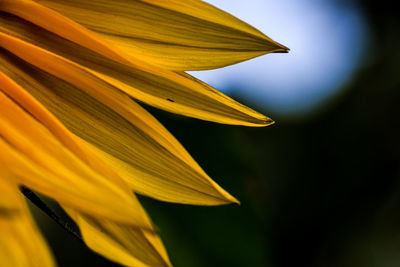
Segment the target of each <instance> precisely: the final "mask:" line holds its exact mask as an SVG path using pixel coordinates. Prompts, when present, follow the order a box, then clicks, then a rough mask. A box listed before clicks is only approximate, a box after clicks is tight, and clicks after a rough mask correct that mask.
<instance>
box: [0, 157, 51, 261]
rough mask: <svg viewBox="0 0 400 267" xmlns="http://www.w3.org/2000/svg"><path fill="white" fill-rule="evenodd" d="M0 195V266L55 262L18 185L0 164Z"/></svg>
mask: <svg viewBox="0 0 400 267" xmlns="http://www.w3.org/2000/svg"><path fill="white" fill-rule="evenodd" d="M1 153H2V151H0V154H1ZM0 195H1V198H0V266H13V267H52V266H55V263H54V260H53V257H52V255H51V253H50V251H49V249H48V247H47V244H46V242H45V241H44V240H43V238H42V236H41V234H40V232H39V230H38V229H37V228H36V226H35V224H34V222H33V220H32V218H31V215H30V214H29V211H28V208H27V207H26V204H25V203H24V200H23V199H22V197H21V196H22V195H21V193H20V192H19V191H18V188H17V185H16V184H15V183H14V181H13V180H12V177H10V176H8V175H7V174H6V173H5V172H3V171H2V167H1V166H0Z"/></svg>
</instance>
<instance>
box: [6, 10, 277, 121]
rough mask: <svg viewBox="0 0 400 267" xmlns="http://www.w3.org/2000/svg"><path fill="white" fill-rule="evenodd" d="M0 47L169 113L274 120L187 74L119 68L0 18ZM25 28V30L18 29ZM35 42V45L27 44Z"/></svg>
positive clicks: (46, 34) (53, 37)
mask: <svg viewBox="0 0 400 267" xmlns="http://www.w3.org/2000/svg"><path fill="white" fill-rule="evenodd" d="M0 19H1V22H2V23H1V24H2V25H4V26H1V27H0V45H1V46H2V47H3V48H5V49H7V50H9V51H10V52H12V53H14V54H16V55H17V56H18V57H21V58H22V59H24V60H25V61H27V62H29V63H31V64H33V65H35V66H36V67H38V68H41V69H43V70H45V71H47V72H49V73H51V74H52V75H54V76H57V77H59V78H61V79H64V80H66V81H68V82H70V83H73V84H76V83H79V84H80V86H81V87H82V88H83V89H84V90H86V91H89V90H90V87H93V86H94V87H96V88H99V90H100V88H101V91H110V90H116V89H117V90H120V91H122V92H124V93H125V94H128V95H129V96H131V97H132V98H134V99H137V100H139V101H141V102H144V103H146V104H149V105H153V106H155V107H157V108H161V109H164V110H167V111H170V112H174V113H178V114H181V115H185V116H191V117H195V118H199V119H203V120H210V121H215V122H220V123H226V124H236V125H247V126H266V125H269V124H271V123H273V121H272V120H271V119H269V118H267V117H265V116H264V115H262V114H260V113H258V112H256V111H254V110H252V109H250V108H248V107H245V106H243V105H241V104H240V103H237V102H236V101H234V100H233V99H231V98H229V97H228V96H226V95H224V94H222V93H221V92H219V91H217V90H215V89H214V88H212V87H210V86H208V85H206V84H205V83H202V82H201V81H199V80H197V79H195V78H193V77H191V76H189V75H188V74H178V73H175V72H171V71H168V70H164V69H161V68H157V67H155V66H152V65H148V64H145V63H143V62H140V61H135V65H133V63H132V64H131V65H132V66H127V65H125V64H120V63H118V62H115V61H112V60H110V59H108V58H106V57H103V56H101V55H99V54H97V53H94V52H93V51H91V50H88V49H85V48H83V47H81V46H79V45H76V44H75V43H72V42H69V41H67V40H65V39H63V38H60V37H58V36H57V35H54V34H51V33H49V32H47V31H44V30H43V29H41V28H39V27H35V26H34V25H26V22H23V21H19V20H18V19H17V18H12V17H10V16H7V15H2V16H1V17H0ZM21 24H24V27H21ZM32 44H35V45H32Z"/></svg>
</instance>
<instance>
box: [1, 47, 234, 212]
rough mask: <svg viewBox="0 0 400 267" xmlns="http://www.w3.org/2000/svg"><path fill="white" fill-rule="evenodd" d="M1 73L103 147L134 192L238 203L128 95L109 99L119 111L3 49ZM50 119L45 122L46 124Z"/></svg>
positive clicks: (98, 153) (183, 199) (101, 154)
mask: <svg viewBox="0 0 400 267" xmlns="http://www.w3.org/2000/svg"><path fill="white" fill-rule="evenodd" d="M0 70H2V71H4V72H5V73H6V74H7V75H8V76H10V77H12V79H13V80H15V81H17V82H18V83H19V84H20V85H21V86H23V87H24V88H26V90H28V91H29V92H30V93H31V94H32V95H33V96H34V97H35V98H36V99H38V100H39V101H40V102H41V103H42V104H43V105H44V106H46V107H47V108H48V109H49V110H50V111H51V112H52V113H53V114H55V115H56V116H57V117H58V118H59V119H60V120H61V121H62V122H63V123H64V124H65V125H66V126H67V127H68V128H69V129H71V130H72V131H73V132H74V133H76V134H77V135H79V136H81V137H82V138H84V139H85V140H87V141H89V142H90V143H92V144H93V145H95V146H96V147H98V148H96V147H94V146H93V147H92V150H93V151H94V152H93V154H95V155H96V156H98V157H101V158H102V160H103V161H105V162H107V163H109V165H110V166H112V168H113V169H115V170H116V171H117V172H118V174H119V175H120V176H121V177H122V178H123V179H124V180H126V182H128V184H129V185H130V186H131V188H132V189H133V190H135V192H138V193H141V194H144V195H148V196H151V197H155V198H158V199H161V200H166V201H171V202H178V203H190V204H203V205H215V204H223V203H229V202H237V200H235V199H234V198H233V197H232V196H230V195H229V194H228V193H227V192H226V191H224V190H223V189H222V188H220V187H219V186H218V185H217V184H216V183H215V182H213V181H212V180H211V179H210V178H209V177H208V176H207V175H206V174H205V173H204V171H203V170H202V169H201V168H200V167H199V166H198V165H197V163H196V162H195V161H194V160H193V159H192V158H191V157H190V155H189V154H188V153H187V152H186V150H185V149H184V148H183V147H182V146H181V145H180V144H179V142H178V141H177V140H176V139H175V138H174V137H173V136H172V135H171V134H170V133H169V132H168V131H167V130H166V129H165V128H164V127H163V126H162V125H161V124H160V123H159V122H157V120H155V119H154V117H152V116H151V115H150V114H149V113H148V112H146V111H145V110H144V109H143V108H141V107H140V106H139V105H138V104H136V103H135V102H133V101H132V100H131V99H129V97H127V96H126V95H124V94H121V93H116V92H117V91H116V92H114V93H112V94H110V95H108V97H107V98H105V99H104V100H105V102H108V103H113V102H114V106H115V108H114V109H115V111H114V110H112V109H110V108H108V107H107V106H105V105H104V104H102V103H100V102H98V101H96V100H95V99H94V98H92V97H90V96H89V95H87V94H85V93H84V92H83V91H81V90H79V89H78V88H76V87H74V86H72V85H71V84H67V83H65V82H63V81H61V80H59V79H57V78H55V77H53V76H51V75H48V74H46V73H44V72H41V71H39V70H37V69H35V68H33V67H32V66H29V65H27V64H26V63H24V62H22V61H21V60H19V59H18V58H16V57H15V56H12V55H10V54H8V53H6V52H4V51H3V52H2V51H0ZM107 99H108V100H107ZM109 101H111V102H109ZM31 112H33V111H31ZM48 120H49V119H47V120H43V119H41V121H43V123H45V121H48ZM46 126H47V127H48V128H52V127H51V125H50V124H46ZM116 129H118V130H116ZM53 132H55V131H53ZM99 148H100V149H99ZM101 150H104V151H105V152H107V153H108V154H107V153H105V152H103V151H101Z"/></svg>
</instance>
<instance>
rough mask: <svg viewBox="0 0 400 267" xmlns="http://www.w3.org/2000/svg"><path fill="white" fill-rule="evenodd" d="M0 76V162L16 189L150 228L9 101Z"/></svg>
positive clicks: (128, 201)
mask: <svg viewBox="0 0 400 267" xmlns="http://www.w3.org/2000/svg"><path fill="white" fill-rule="evenodd" d="M3 86H8V84H7V80H5V79H4V76H3V75H1V76H0V136H1V138H0V148H1V149H0V150H1V151H2V153H0V159H1V162H2V164H4V166H2V169H3V170H4V172H7V173H8V174H9V176H13V177H16V178H17V179H18V181H19V182H20V183H23V184H25V185H26V186H28V187H31V188H32V189H34V190H37V191H39V192H41V193H43V194H45V195H47V196H49V197H51V198H53V199H56V200H57V201H59V202H60V203H66V204H69V205H72V206H73V207H75V208H77V209H79V210H81V211H83V212H86V213H89V214H95V215H97V216H101V217H106V218H110V219H113V220H116V221H120V222H124V223H130V224H132V225H135V226H139V227H144V228H147V229H150V228H151V225H150V222H149V221H148V218H147V217H146V213H145V212H144V210H143V209H142V208H141V205H140V203H139V202H138V201H137V200H136V199H135V198H134V196H133V194H131V193H129V192H127V191H125V190H123V189H121V187H120V185H118V184H116V183H114V182H112V181H110V180H109V179H107V178H105V177H103V176H101V175H100V174H98V173H97V172H95V171H93V170H92V169H91V168H90V167H89V166H88V165H86V164H85V163H83V162H82V161H81V160H80V159H79V158H77V157H76V156H75V155H74V154H72V153H71V152H70V151H69V150H67V149H66V148H65V146H64V145H62V144H61V143H60V142H59V141H58V140H57V139H56V138H55V137H54V136H53V135H51V134H50V132H49V131H48V130H47V129H46V128H45V127H43V125H41V124H40V123H38V122H37V121H36V120H35V119H34V118H32V117H31V116H30V115H29V114H28V113H26V112H25V111H24V110H22V109H21V108H20V107H18V105H16V104H15V102H13V101H12V100H11V99H9V98H8V97H7V96H6V95H4V93H3V92H1V87H3Z"/></svg>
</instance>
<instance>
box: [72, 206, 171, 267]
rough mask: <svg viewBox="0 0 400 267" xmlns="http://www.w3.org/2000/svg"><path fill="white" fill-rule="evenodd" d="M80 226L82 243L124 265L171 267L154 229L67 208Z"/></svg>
mask: <svg viewBox="0 0 400 267" xmlns="http://www.w3.org/2000/svg"><path fill="white" fill-rule="evenodd" d="M66 211H67V212H68V214H69V215H70V216H71V217H72V218H73V219H74V221H75V222H76V223H77V224H78V225H79V228H80V230H81V233H82V236H83V239H84V240H85V243H86V244H87V245H88V247H89V248H91V249H92V250H93V251H96V252H97V253H100V254H101V255H103V256H105V257H107V258H108V259H110V260H113V261H115V262H119V263H121V264H123V265H126V266H135V267H161V266H171V263H170V261H169V258H168V255H167V252H166V251H165V248H164V246H163V244H162V242H161V240H160V238H159V236H158V235H157V234H156V233H154V232H149V231H143V230H142V229H139V228H135V227H129V226H127V225H121V224H118V223H116V222H113V221H110V220H101V219H100V220H99V219H97V218H95V217H90V216H87V215H85V214H82V213H78V212H74V211H73V210H71V209H66Z"/></svg>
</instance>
